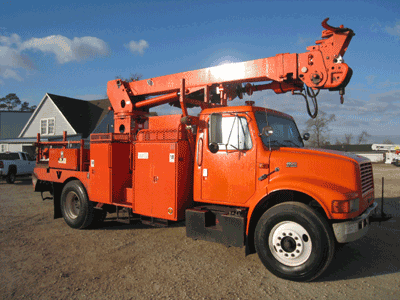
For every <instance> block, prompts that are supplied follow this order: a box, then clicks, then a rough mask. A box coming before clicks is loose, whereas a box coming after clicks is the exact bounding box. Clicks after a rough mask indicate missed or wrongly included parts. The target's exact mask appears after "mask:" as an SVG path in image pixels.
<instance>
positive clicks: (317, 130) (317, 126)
mask: <svg viewBox="0 0 400 300" xmlns="http://www.w3.org/2000/svg"><path fill="white" fill-rule="evenodd" d="M335 120H336V117H335V115H334V114H331V115H327V114H326V113H325V112H323V111H320V112H319V113H318V116H317V117H316V118H315V119H309V120H308V121H307V122H306V125H307V127H306V130H307V131H309V132H311V139H310V140H309V141H308V142H309V144H310V145H311V146H317V147H321V146H323V145H326V144H328V143H329V131H330V129H329V128H328V125H329V124H330V123H332V122H333V121H335Z"/></svg>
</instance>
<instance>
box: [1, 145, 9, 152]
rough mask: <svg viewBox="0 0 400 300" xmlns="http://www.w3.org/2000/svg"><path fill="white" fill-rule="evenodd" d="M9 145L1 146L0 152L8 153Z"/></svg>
mask: <svg viewBox="0 0 400 300" xmlns="http://www.w3.org/2000/svg"><path fill="white" fill-rule="evenodd" d="M7 150H8V144H1V145H0V152H7Z"/></svg>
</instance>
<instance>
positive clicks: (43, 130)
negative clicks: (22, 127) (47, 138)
mask: <svg viewBox="0 0 400 300" xmlns="http://www.w3.org/2000/svg"><path fill="white" fill-rule="evenodd" d="M55 123H56V120H55V118H47V119H41V120H40V134H41V135H54V134H55Z"/></svg>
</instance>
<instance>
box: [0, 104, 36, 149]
mask: <svg viewBox="0 0 400 300" xmlns="http://www.w3.org/2000/svg"><path fill="white" fill-rule="evenodd" d="M31 115H32V112H28V111H13V110H7V111H0V153H1V152H7V151H12V149H9V145H8V143H5V142H3V141H4V140H9V139H15V138H18V135H19V134H20V132H21V130H22V128H23V127H24V126H25V124H26V122H27V121H28V120H29V118H30V116H31Z"/></svg>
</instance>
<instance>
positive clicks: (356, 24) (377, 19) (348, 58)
mask: <svg viewBox="0 0 400 300" xmlns="http://www.w3.org/2000/svg"><path fill="white" fill-rule="evenodd" d="M327 17H329V18H330V19H329V21H328V24H330V25H332V26H334V27H338V26H339V25H342V24H343V25H344V27H348V28H351V29H352V30H353V31H354V32H355V34H356V35H355V36H354V37H353V39H352V41H351V43H350V45H349V47H348V50H347V52H346V54H345V55H344V57H343V58H344V61H345V62H346V63H347V64H348V65H349V66H350V67H351V68H352V69H353V77H352V79H351V81H350V83H349V84H348V86H347V88H346V94H345V101H344V104H343V105H341V104H340V98H339V94H338V92H337V91H336V92H328V91H321V93H320V95H319V96H318V105H319V110H320V111H324V112H325V113H327V114H328V115H330V114H335V116H336V121H335V122H333V123H331V124H330V126H329V128H330V130H331V131H330V136H331V142H332V143H334V142H335V139H341V138H342V137H343V136H344V135H345V134H352V135H353V136H354V139H353V142H356V137H357V136H358V135H359V134H361V132H362V131H366V132H368V133H369V134H370V135H371V138H369V141H368V142H375V143H381V142H383V140H384V139H387V138H389V139H390V140H392V141H393V142H395V143H400V77H399V74H400V51H399V49H400V47H399V46H400V1H398V0H397V1H382V0H381V1H375V0H374V1H372V0H371V1H352V0H348V1H266V0H264V1H204V0H203V1H189V0H188V1H151V0H149V1H126V2H124V1H118V0H114V1H101V0H97V1H83V0H81V1H79V2H75V1H63V2H62V3H58V2H57V1H40V0H38V1H31V2H25V3H23V2H21V1H5V0H1V2H0V97H5V96H6V95H7V94H9V93H15V94H17V96H18V97H19V98H20V99H21V101H27V102H29V104H30V105H38V104H39V102H40V101H41V100H42V99H43V97H44V96H45V94H46V93H52V94H56V95H61V96H66V97H71V98H76V99H82V100H95V99H104V98H105V97H106V87H107V82H108V81H109V80H114V79H115V78H116V77H125V78H126V77H129V76H130V75H131V74H141V75H142V76H143V77H142V78H143V79H146V78H151V77H157V76H162V75H168V74H173V73H178V72H184V71H190V70H195V69H200V68H207V67H211V66H216V65H220V64H223V63H226V62H241V61H247V60H253V59H259V58H265V57H271V56H275V55H276V54H279V53H304V52H306V47H307V46H311V45H314V44H315V41H316V40H319V39H320V38H321V32H322V30H323V28H322V26H321V22H322V21H323V20H324V19H325V18H327ZM245 100H253V101H255V102H256V105H258V106H263V107H268V108H272V109H276V110H279V111H282V112H285V113H287V114H290V115H292V116H293V117H294V118H295V120H296V122H297V124H298V127H299V129H300V131H302V132H304V130H305V122H306V121H307V120H308V119H309V116H308V114H307V112H306V106H305V101H304V99H303V98H302V97H300V96H293V95H291V94H290V93H286V94H280V95H275V94H274V92H272V91H264V92H258V93H254V94H253V95H252V96H247V97H245V98H244V99H243V100H239V99H237V100H234V101H232V102H231V103H230V105H241V104H244V101H245ZM153 111H157V110H156V109H153ZM158 111H159V113H160V114H166V113H179V111H178V110H173V109H172V108H171V107H170V106H168V105H164V106H161V107H159V108H158ZM195 113H196V112H195Z"/></svg>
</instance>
